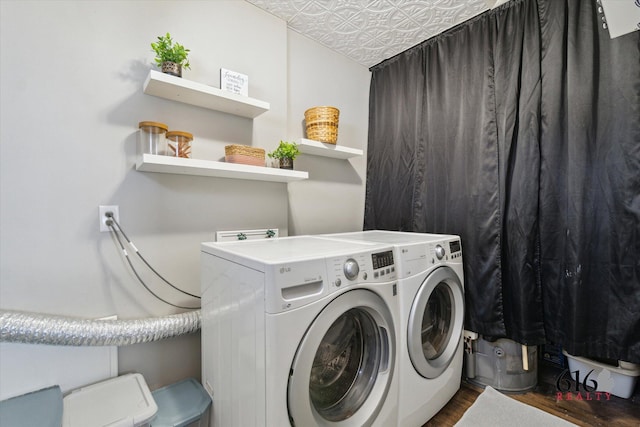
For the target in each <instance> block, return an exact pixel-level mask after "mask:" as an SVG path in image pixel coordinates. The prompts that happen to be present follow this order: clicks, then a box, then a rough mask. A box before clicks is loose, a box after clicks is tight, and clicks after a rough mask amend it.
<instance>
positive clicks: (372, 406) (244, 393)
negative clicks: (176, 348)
mask: <svg viewBox="0 0 640 427" xmlns="http://www.w3.org/2000/svg"><path fill="white" fill-rule="evenodd" d="M395 268H396V266H395V263H394V258H393V251H392V249H391V247H390V246H389V245H384V244H377V243H370V242H345V241H337V240H336V241H334V240H328V239H323V238H319V237H312V236H299V237H285V238H278V239H264V240H249V241H241V242H226V243H203V244H202V382H203V384H204V386H205V388H206V389H207V391H208V392H209V394H210V395H211V397H212V399H213V407H212V416H211V426H213V427H233V426H241V427H249V426H278V427H280V426H286V425H292V426H299V427H307V426H329V425H330V426H335V427H339V426H393V425H395V424H396V422H397V416H398V412H397V402H398V395H397V393H398V386H397V372H396V354H397V351H396V336H395V328H396V326H395V319H396V317H397V316H398V308H399V307H398V300H397V295H396V291H397V286H396V285H397V282H396V277H397V273H396V271H395ZM382 273H384V274H382Z"/></svg>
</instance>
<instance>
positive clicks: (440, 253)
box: [436, 245, 445, 259]
mask: <svg viewBox="0 0 640 427" xmlns="http://www.w3.org/2000/svg"><path fill="white" fill-rule="evenodd" d="M444 255H445V251H444V248H443V247H442V246H440V245H436V257H438V259H442V258H444Z"/></svg>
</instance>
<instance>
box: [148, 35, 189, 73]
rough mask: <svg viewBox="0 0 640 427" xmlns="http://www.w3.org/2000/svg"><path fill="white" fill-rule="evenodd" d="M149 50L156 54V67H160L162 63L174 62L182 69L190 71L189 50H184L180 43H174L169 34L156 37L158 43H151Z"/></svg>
mask: <svg viewBox="0 0 640 427" xmlns="http://www.w3.org/2000/svg"><path fill="white" fill-rule="evenodd" d="M151 49H153V51H154V52H155V53H156V57H155V61H156V64H157V65H158V67H161V66H162V63H163V62H175V63H176V64H179V65H181V66H182V67H183V68H186V69H190V68H189V59H188V56H189V49H185V47H184V46H182V45H181V44H180V43H174V41H173V39H171V34H169V33H167V34H166V35H164V36H158V41H157V42H156V43H151Z"/></svg>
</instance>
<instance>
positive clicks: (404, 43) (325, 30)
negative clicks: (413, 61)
mask: <svg viewBox="0 0 640 427" xmlns="http://www.w3.org/2000/svg"><path fill="white" fill-rule="evenodd" d="M247 1H248V2H249V3H252V4H254V5H256V6H257V7H259V8H261V9H263V10H266V11H268V12H270V13H272V14H273V15H275V16H277V17H279V18H282V19H284V20H285V21H286V22H287V26H288V27H289V28H290V29H292V30H294V31H297V32H299V33H301V34H304V35H305V36H307V37H309V38H311V39H313V40H315V41H317V42H319V43H321V44H323V45H324V46H327V47H328V48H330V49H332V50H334V51H336V52H339V53H341V54H343V55H346V56H347V57H349V58H351V59H353V60H354V61H356V62H358V63H360V64H362V65H365V66H367V67H371V66H373V65H376V64H378V63H380V62H382V61H384V60H385V59H388V58H390V57H392V56H394V55H396V54H398V53H400V52H402V51H404V50H406V49H408V48H410V47H412V46H415V45H416V44H418V43H420V42H423V41H425V40H426V39H428V38H430V37H433V36H435V35H436V34H439V33H441V32H443V31H445V30H447V29H449V28H451V27H453V26H455V25H457V24H459V23H461V22H464V21H466V20H467V19H469V18H472V17H474V16H476V15H478V14H480V13H482V12H484V11H486V10H488V9H489V8H490V6H495V5H497V4H501V3H504V2H505V1H506V0H498V1H496V0H493V1H491V0H247Z"/></svg>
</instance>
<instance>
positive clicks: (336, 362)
mask: <svg viewBox="0 0 640 427" xmlns="http://www.w3.org/2000/svg"><path fill="white" fill-rule="evenodd" d="M394 343H395V338H394V336H393V323H392V318H391V314H390V312H389V310H388V308H387V306H386V304H385V303H384V301H383V300H382V299H381V298H380V297H379V296H378V295H376V294H374V293H373V292H370V291H367V290H355V291H349V292H346V293H345V294H342V295H341V296H339V297H338V298H336V299H335V300H333V301H332V302H331V303H329V305H327V307H325V309H324V310H323V311H322V312H321V313H320V315H319V316H318V317H317V318H316V320H315V321H314V322H313V324H312V325H311V327H310V328H309V330H308V331H307V334H306V335H305V337H304V339H303V340H302V342H301V343H300V346H299V348H298V352H297V354H296V357H295V359H294V362H293V366H292V369H291V372H290V377H289V390H288V401H289V414H290V417H291V423H292V424H293V425H296V426H306V425H336V426H339V425H343V423H344V424H348V425H366V424H368V423H369V422H370V421H371V420H373V419H375V416H376V415H377V413H378V412H379V411H380V408H381V406H382V405H383V404H384V402H385V396H386V393H387V390H388V387H389V384H390V381H391V378H392V375H393V360H394V356H395V348H394Z"/></svg>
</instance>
